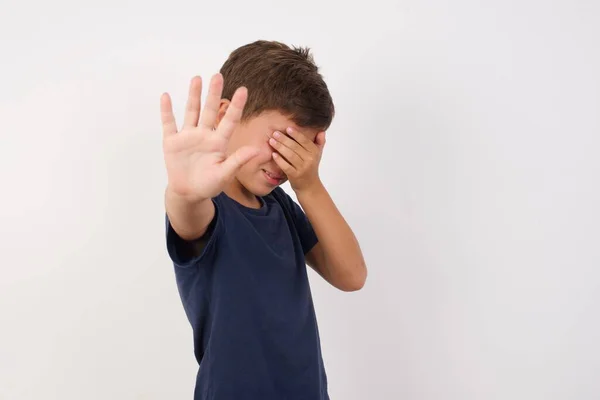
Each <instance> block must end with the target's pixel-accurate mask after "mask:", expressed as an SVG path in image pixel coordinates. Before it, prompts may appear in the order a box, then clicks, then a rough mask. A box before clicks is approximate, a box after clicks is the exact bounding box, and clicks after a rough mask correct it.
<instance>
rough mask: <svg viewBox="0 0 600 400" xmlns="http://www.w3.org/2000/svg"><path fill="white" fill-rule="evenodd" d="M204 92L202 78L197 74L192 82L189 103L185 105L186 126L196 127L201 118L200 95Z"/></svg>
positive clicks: (184, 122) (184, 124) (184, 121)
mask: <svg viewBox="0 0 600 400" xmlns="http://www.w3.org/2000/svg"><path fill="white" fill-rule="evenodd" d="M201 94H202V78H200V77H199V76H195V77H194V78H192V81H191V82H190V89H189V93H188V100H187V105H186V107H185V117H184V119H183V126H184V127H196V126H197V125H198V119H199V118H200V96H201Z"/></svg>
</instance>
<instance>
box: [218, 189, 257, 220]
mask: <svg viewBox="0 0 600 400" xmlns="http://www.w3.org/2000/svg"><path fill="white" fill-rule="evenodd" d="M223 195H224V196H225V197H226V198H227V199H229V200H230V201H231V202H232V203H234V204H235V205H236V206H237V208H239V209H240V210H242V211H243V212H245V213H249V214H256V215H264V214H266V212H267V202H266V201H265V199H264V198H263V197H260V196H256V198H257V199H258V201H259V202H260V207H259V208H253V207H248V206H246V205H244V204H242V203H240V202H238V201H237V200H235V199H234V198H232V197H229V196H228V195H227V194H226V193H225V192H223Z"/></svg>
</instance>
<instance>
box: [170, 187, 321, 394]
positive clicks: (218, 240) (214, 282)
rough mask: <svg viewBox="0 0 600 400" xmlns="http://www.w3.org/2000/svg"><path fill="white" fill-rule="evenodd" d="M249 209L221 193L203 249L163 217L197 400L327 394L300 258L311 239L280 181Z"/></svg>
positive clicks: (309, 228)
mask: <svg viewBox="0 0 600 400" xmlns="http://www.w3.org/2000/svg"><path fill="white" fill-rule="evenodd" d="M260 200H261V208H260V209H253V208H248V207H245V206H243V205H241V204H240V203H238V202H236V201H235V200H233V199H231V198H229V197H228V196H227V195H225V194H224V193H221V194H220V195H219V196H217V197H216V198H214V199H213V203H214V204H215V211H216V213H215V218H214V219H213V222H212V223H211V226H210V227H209V231H208V233H207V234H208V235H209V236H208V239H207V242H206V244H205V246H204V248H203V249H202V251H201V252H197V253H196V254H195V255H189V246H190V243H189V242H185V241H183V240H182V239H181V238H180V237H179V236H178V235H177V234H176V233H175V231H174V230H173V228H172V227H171V226H170V223H169V221H168V219H167V248H168V252H169V255H170V257H171V259H172V261H173V263H174V265H175V276H176V280H177V287H178V289H179V294H180V297H181V300H182V303H183V307H184V309H185V312H186V315H187V317H188V319H189V321H190V323H191V325H192V329H193V337H194V352H195V355H196V359H197V361H198V363H199V365H200V368H199V371H198V375H197V378H196V389H195V395H194V399H195V400H209V399H210V400H246V399H248V400H250V399H252V400H254V399H256V400H271V399H272V400H284V399H285V400H296V399H297V400H300V399H302V400H328V399H329V397H328V394H327V377H326V374H325V369H324V366H323V360H322V357H321V347H320V341H319V332H318V328H317V321H316V317H315V311H314V307H313V301H312V297H311V291H310V286H309V282H308V276H307V271H306V264H305V258H304V255H305V254H306V253H307V252H308V251H309V250H310V249H311V248H312V247H313V246H314V245H315V244H316V243H317V237H316V235H315V233H314V230H313V229H312V226H311V224H310V222H309V221H308V218H307V217H306V215H305V214H304V212H303V211H302V209H301V208H300V207H299V206H298V204H296V203H295V202H294V201H293V199H292V198H291V197H290V196H288V195H287V193H285V192H284V191H283V189H281V188H276V189H275V190H274V191H273V192H271V193H270V194H269V195H267V196H265V197H262V198H261V199H260Z"/></svg>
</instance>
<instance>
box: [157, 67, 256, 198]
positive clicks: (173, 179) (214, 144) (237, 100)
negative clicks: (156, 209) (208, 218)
mask: <svg viewBox="0 0 600 400" xmlns="http://www.w3.org/2000/svg"><path fill="white" fill-rule="evenodd" d="M222 92H223V77H222V76H221V74H216V75H214V76H213V77H212V79H211V81H210V87H209V90H208V95H207V99H206V104H205V106H204V109H203V110H202V113H200V109H201V104H200V103H201V101H200V98H201V94H202V79H201V78H200V77H194V78H193V79H192V81H191V83H190V89H189V97H188V101H187V106H186V111H185V117H184V122H183V126H182V128H181V130H179V131H178V129H177V124H176V123H175V117H174V115H173V107H172V103H171V98H170V96H169V94H167V93H165V94H163V95H162V96H161V101H160V110H161V120H162V126H163V153H164V159H165V165H166V168H167V178H168V181H169V188H170V190H171V191H173V193H175V194H177V195H179V196H182V197H186V198H189V199H190V200H204V199H209V198H213V197H215V196H217V195H218V194H219V193H221V192H222V191H223V189H224V188H225V186H226V185H227V184H228V182H230V181H231V179H233V177H234V176H235V173H236V171H237V170H238V169H239V168H240V167H241V166H242V165H244V164H245V163H246V162H248V161H249V160H250V159H252V158H253V157H254V156H256V155H257V154H258V152H259V149H257V148H253V147H243V148H240V149H238V150H237V151H236V152H235V153H233V154H231V155H228V154H227V153H226V151H227V143H228V141H229V139H230V138H231V135H232V134H233V131H234V130H235V127H236V126H237V125H238V124H239V123H240V120H241V117H242V111H243V109H244V105H245V104H246V99H247V97H248V93H247V90H246V88H244V87H241V88H239V89H237V90H236V92H235V94H234V95H233V98H232V99H231V102H230V104H229V107H228V108H227V111H226V112H225V115H224V116H223V118H222V120H221V122H220V123H219V125H218V127H216V129H215V123H216V122H217V118H218V113H219V107H220V103H221V94H222Z"/></svg>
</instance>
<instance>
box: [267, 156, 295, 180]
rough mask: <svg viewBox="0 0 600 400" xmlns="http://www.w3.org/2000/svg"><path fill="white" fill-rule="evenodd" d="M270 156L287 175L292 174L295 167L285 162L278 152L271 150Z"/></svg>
mask: <svg viewBox="0 0 600 400" xmlns="http://www.w3.org/2000/svg"><path fill="white" fill-rule="evenodd" d="M272 157H273V161H275V164H277V165H278V166H279V168H281V170H282V171H283V172H284V173H285V174H286V175H287V176H288V177H290V176H293V175H294V173H295V172H296V168H294V166H293V165H292V164H290V163H289V162H287V161H286V160H285V159H284V158H283V157H282V156H281V155H280V154H279V153H277V152H273V154H272Z"/></svg>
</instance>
